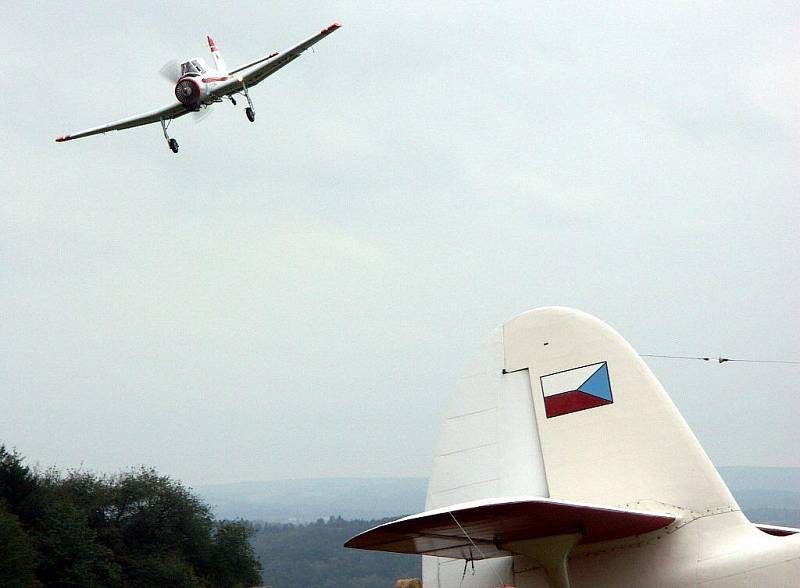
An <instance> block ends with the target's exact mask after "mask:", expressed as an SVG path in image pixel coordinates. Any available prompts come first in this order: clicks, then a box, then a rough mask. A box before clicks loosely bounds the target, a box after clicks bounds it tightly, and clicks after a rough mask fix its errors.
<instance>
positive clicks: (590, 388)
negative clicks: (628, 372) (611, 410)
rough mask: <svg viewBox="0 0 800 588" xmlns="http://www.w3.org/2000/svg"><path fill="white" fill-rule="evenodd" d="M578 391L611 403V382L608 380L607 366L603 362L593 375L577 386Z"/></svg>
mask: <svg viewBox="0 0 800 588" xmlns="http://www.w3.org/2000/svg"><path fill="white" fill-rule="evenodd" d="M578 390H579V391H581V392H584V393H585V394H591V395H592V396H596V397H598V398H603V399H604V400H608V401H609V402H613V398H611V382H610V381H609V379H608V364H607V363H606V362H603V363H602V364H601V365H600V367H599V368H597V371H596V372H595V373H593V374H592V375H591V376H589V377H588V378H587V380H586V381H585V382H584V383H583V384H581V385H580V386H578Z"/></svg>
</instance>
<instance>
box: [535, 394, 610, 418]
mask: <svg viewBox="0 0 800 588" xmlns="http://www.w3.org/2000/svg"><path fill="white" fill-rule="evenodd" d="M606 404H612V402H611V401H610V400H606V399H605V398H600V397H598V396H593V395H592V394H586V393H585V392H581V391H580V390H571V391H569V392H562V393H561V394H554V395H553V396H545V398H544V410H545V412H546V413H547V418H551V417H557V416H561V415H562V414H569V413H571V412H578V411H579V410H586V409H587V408H597V407H598V406H605V405H606Z"/></svg>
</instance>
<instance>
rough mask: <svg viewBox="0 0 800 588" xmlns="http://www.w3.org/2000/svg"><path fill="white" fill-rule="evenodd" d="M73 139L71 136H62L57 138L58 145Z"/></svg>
mask: <svg viewBox="0 0 800 588" xmlns="http://www.w3.org/2000/svg"><path fill="white" fill-rule="evenodd" d="M71 138H72V137H70V136H69V135H61V136H60V137H56V143H61V142H63V141H69V140H70V139H71Z"/></svg>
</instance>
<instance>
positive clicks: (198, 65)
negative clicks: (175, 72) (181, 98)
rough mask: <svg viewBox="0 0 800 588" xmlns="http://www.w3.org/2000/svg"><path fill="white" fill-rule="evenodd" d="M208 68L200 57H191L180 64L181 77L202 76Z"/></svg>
mask: <svg viewBox="0 0 800 588" xmlns="http://www.w3.org/2000/svg"><path fill="white" fill-rule="evenodd" d="M207 70H208V68H207V66H206V64H205V62H204V61H203V60H202V59H200V58H197V59H191V60H189V61H187V62H186V63H182V64H181V77H183V76H202V75H205V73H206V71H207Z"/></svg>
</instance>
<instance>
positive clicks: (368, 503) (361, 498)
mask: <svg viewBox="0 0 800 588" xmlns="http://www.w3.org/2000/svg"><path fill="white" fill-rule="evenodd" d="M719 471H720V474H721V475H722V477H723V479H724V480H725V482H726V483H727V484H728V487H729V488H730V489H731V492H733V494H734V496H736V499H737V500H738V501H739V504H740V505H741V507H742V509H743V510H744V511H745V513H747V514H748V516H749V517H750V518H751V520H753V521H756V522H760V523H772V524H782V525H787V526H800V468H777V467H745V466H736V467H721V468H719ZM427 485H428V481H427V479H425V478H317V479H308V480H274V481H269V482H241V483H236V484H216V485H209V486H199V487H197V488H195V492H196V493H197V494H198V495H199V496H200V497H201V498H203V499H204V500H205V501H206V502H207V503H208V504H210V505H211V506H212V507H213V508H214V514H215V516H216V517H217V518H219V519H235V518H243V519H248V520H251V521H267V522H271V523H309V522H314V521H316V520H317V519H318V518H324V519H327V518H328V517H330V516H341V517H342V518H344V519H348V520H354V519H361V520H371V519H380V518H385V517H394V516H399V515H403V514H411V513H415V512H420V511H422V510H424V508H425V493H426V489H427Z"/></svg>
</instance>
